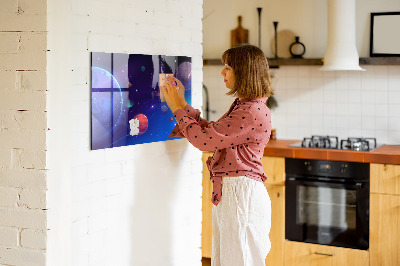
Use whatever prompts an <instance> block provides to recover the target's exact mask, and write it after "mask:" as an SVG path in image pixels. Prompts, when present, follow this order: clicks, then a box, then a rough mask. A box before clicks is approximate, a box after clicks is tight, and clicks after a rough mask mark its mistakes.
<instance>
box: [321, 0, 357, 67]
mask: <svg viewBox="0 0 400 266" xmlns="http://www.w3.org/2000/svg"><path fill="white" fill-rule="evenodd" d="M321 70H323V71H335V70H358V71H365V69H363V68H361V67H360V65H359V57H358V52H357V47H356V2H355V0H328V44H327V47H326V51H325V56H324V65H323V66H322V67H321Z"/></svg>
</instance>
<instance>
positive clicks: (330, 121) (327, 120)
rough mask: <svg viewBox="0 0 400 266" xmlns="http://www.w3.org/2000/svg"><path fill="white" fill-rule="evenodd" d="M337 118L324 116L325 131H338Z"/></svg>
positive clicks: (328, 132)
mask: <svg viewBox="0 0 400 266" xmlns="http://www.w3.org/2000/svg"><path fill="white" fill-rule="evenodd" d="M336 118H337V117H336V116H335V115H324V120H323V121H322V122H323V123H322V124H323V125H324V129H325V130H331V129H332V128H334V129H336V127H335V126H336ZM326 132H327V133H326V134H331V133H330V131H326Z"/></svg>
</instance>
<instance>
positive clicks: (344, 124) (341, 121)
mask: <svg viewBox="0 0 400 266" xmlns="http://www.w3.org/2000/svg"><path fill="white" fill-rule="evenodd" d="M336 127H337V128H338V129H342V130H343V129H346V130H347V129H348V127H349V118H348V117H347V116H336Z"/></svg>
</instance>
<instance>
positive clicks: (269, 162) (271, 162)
mask: <svg viewBox="0 0 400 266" xmlns="http://www.w3.org/2000/svg"><path fill="white" fill-rule="evenodd" d="M261 163H262V165H263V168H264V172H265V174H266V175H267V177H268V178H267V180H266V181H265V183H266V184H270V185H282V186H284V185H285V158H283V157H270V156H264V157H263V158H262V159H261Z"/></svg>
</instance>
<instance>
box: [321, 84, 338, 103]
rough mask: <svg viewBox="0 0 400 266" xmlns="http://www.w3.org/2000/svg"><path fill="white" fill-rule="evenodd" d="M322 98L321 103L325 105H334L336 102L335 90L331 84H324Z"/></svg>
mask: <svg viewBox="0 0 400 266" xmlns="http://www.w3.org/2000/svg"><path fill="white" fill-rule="evenodd" d="M323 90H324V98H323V101H324V102H326V103H329V102H330V103H334V102H335V101H336V90H335V87H334V86H332V83H331V84H329V83H328V84H324V87H323Z"/></svg>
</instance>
